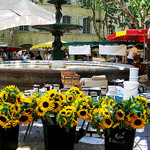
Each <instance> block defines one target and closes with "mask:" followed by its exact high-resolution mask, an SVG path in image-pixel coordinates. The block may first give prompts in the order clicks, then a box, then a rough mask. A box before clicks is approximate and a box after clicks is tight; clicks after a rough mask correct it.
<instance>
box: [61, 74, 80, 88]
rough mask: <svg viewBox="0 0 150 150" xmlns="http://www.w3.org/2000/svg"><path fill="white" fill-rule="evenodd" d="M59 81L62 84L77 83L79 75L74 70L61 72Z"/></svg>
mask: <svg viewBox="0 0 150 150" xmlns="http://www.w3.org/2000/svg"><path fill="white" fill-rule="evenodd" d="M61 81H62V83H63V84H64V85H76V86H78V85H79V81H80V75H78V74H76V72H61Z"/></svg>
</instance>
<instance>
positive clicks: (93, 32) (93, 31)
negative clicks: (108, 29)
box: [91, 21, 96, 34]
mask: <svg viewBox="0 0 150 150" xmlns="http://www.w3.org/2000/svg"><path fill="white" fill-rule="evenodd" d="M91 24H92V34H96V33H95V30H94V23H93V21H92V22H91Z"/></svg>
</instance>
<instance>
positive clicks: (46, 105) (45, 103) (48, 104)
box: [39, 98, 54, 112]
mask: <svg viewBox="0 0 150 150" xmlns="http://www.w3.org/2000/svg"><path fill="white" fill-rule="evenodd" d="M39 107H40V109H41V110H43V111H45V112H47V111H52V109H53V108H54V103H53V101H49V100H48V99H46V98H44V99H42V101H41V102H40V104H39Z"/></svg>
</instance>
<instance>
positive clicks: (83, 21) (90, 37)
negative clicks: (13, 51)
mask: <svg viewBox="0 0 150 150" xmlns="http://www.w3.org/2000/svg"><path fill="white" fill-rule="evenodd" d="M38 5H39V6H40V7H43V8H44V9H47V10H48V11H51V12H53V13H55V12H56V9H55V6H54V5H52V4H48V3H45V4H38ZM81 5H82V4H81V3H80V2H79V0H71V1H70V2H69V3H68V4H65V5H62V14H63V17H62V19H61V22H62V23H70V24H79V25H82V26H83V29H82V30H80V31H78V30H74V31H68V32H66V33H64V35H63V36H62V37H61V39H62V41H66V42H73V41H97V40H98V37H97V36H96V34H95V30H94V27H93V23H92V22H89V21H88V16H92V11H91V10H90V9H89V10H87V9H85V8H81ZM100 15H101V14H100V13H99V10H96V18H100V17H101V16H100ZM98 27H100V25H99V24H98ZM98 30H99V34H102V31H101V29H100V28H99V29H98ZM13 39H14V46H16V47H22V49H29V47H31V46H32V45H36V44H40V43H45V42H49V41H53V39H54V37H53V36H52V34H51V33H50V32H47V31H39V30H36V29H34V28H32V26H20V27H16V28H15V31H14V35H13Z"/></svg>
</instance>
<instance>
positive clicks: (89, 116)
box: [88, 114, 92, 122]
mask: <svg viewBox="0 0 150 150" xmlns="http://www.w3.org/2000/svg"><path fill="white" fill-rule="evenodd" d="M88 121H89V122H92V115H91V114H88Z"/></svg>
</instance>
